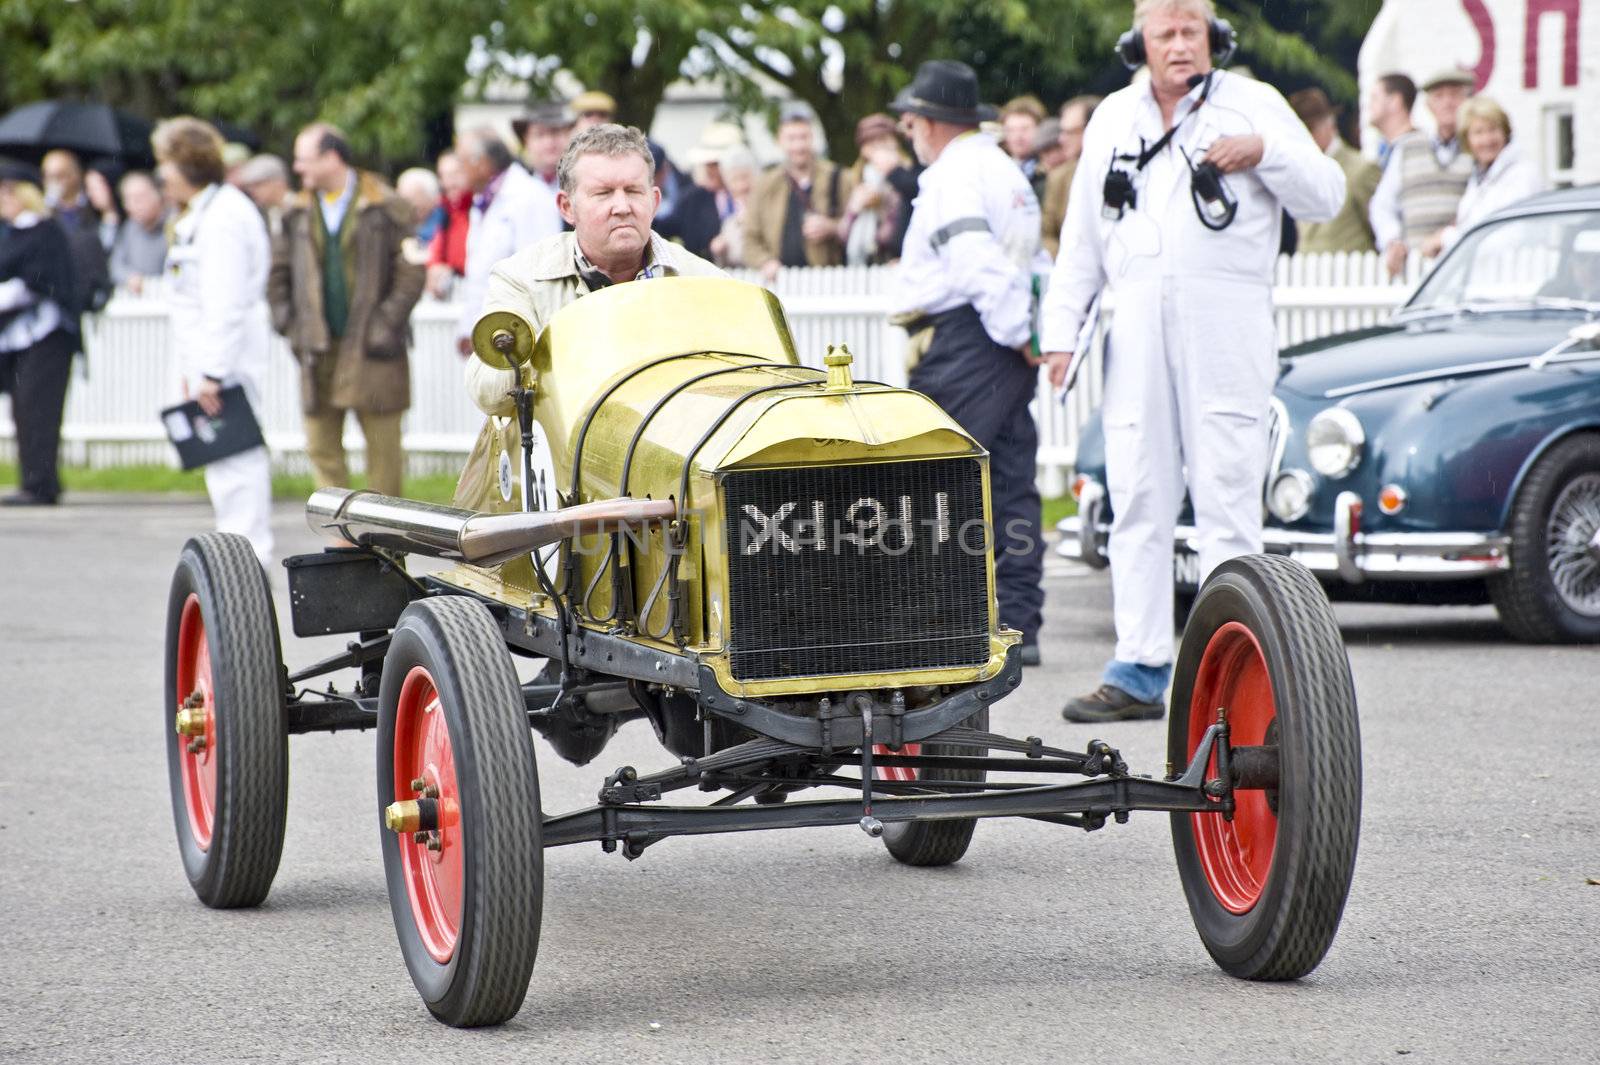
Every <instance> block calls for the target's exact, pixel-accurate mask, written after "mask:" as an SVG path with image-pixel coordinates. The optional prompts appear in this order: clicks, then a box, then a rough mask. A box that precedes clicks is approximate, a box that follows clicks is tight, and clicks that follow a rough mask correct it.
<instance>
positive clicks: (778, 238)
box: [744, 159, 854, 269]
mask: <svg viewBox="0 0 1600 1065" xmlns="http://www.w3.org/2000/svg"><path fill="white" fill-rule="evenodd" d="M835 172H837V173H838V175H839V176H838V177H837V178H835V177H834V174H835ZM853 187H854V184H853V182H851V180H850V179H849V176H848V173H847V172H846V171H842V170H838V169H837V168H836V167H835V166H834V164H832V163H830V162H829V161H828V160H826V159H818V160H817V161H816V162H815V163H814V164H813V165H812V168H811V196H810V203H809V206H810V208H811V210H813V211H815V212H817V213H818V214H821V215H826V216H827V217H829V218H838V217H839V216H840V215H841V214H843V213H844V204H845V201H846V200H848V199H849V198H850V190H851V189H852V188H853ZM788 215H789V174H788V172H787V171H785V170H784V169H783V167H781V166H775V167H773V168H772V169H770V170H768V171H767V172H766V173H764V174H762V175H761V176H760V177H758V178H756V185H755V189H754V190H753V191H752V192H751V193H750V204H749V206H748V207H746V208H745V218H744V263H745V265H746V266H748V267H751V268H752V269H759V268H760V267H761V266H762V265H763V264H765V263H767V262H768V261H770V260H772V259H776V258H777V257H778V254H779V252H781V251H782V250H783V223H784V220H785V219H786V218H787V217H788ZM842 262H844V245H843V244H841V243H840V242H839V237H838V235H837V234H834V233H830V234H829V235H828V236H826V237H824V238H823V239H822V240H808V241H806V263H807V265H809V266H838V265H839V264H840V263H842Z"/></svg>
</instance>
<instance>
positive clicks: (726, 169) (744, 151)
mask: <svg viewBox="0 0 1600 1065" xmlns="http://www.w3.org/2000/svg"><path fill="white" fill-rule="evenodd" d="M717 165H718V166H720V167H721V168H722V174H723V176H724V177H726V176H727V175H729V174H731V173H733V172H734V171H735V170H748V171H750V172H751V173H752V174H753V173H755V172H756V170H757V169H758V167H757V166H756V157H755V154H754V153H753V152H751V151H750V149H749V148H746V147H745V146H744V145H742V144H741V145H738V146H737V147H733V148H729V149H728V150H727V151H725V152H723V153H722V155H721V157H720V158H719V159H718V160H717Z"/></svg>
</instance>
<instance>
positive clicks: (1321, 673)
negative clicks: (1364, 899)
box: [1167, 555, 1361, 980]
mask: <svg viewBox="0 0 1600 1065" xmlns="http://www.w3.org/2000/svg"><path fill="white" fill-rule="evenodd" d="M1219 710H1220V711H1222V712H1224V713H1225V716H1226V720H1227V723H1228V729H1229V743H1230V745H1231V746H1234V747H1244V746H1250V747H1255V746H1268V747H1276V748H1277V757H1278V767H1279V776H1278V786H1277V788H1275V789H1273V790H1271V791H1266V790H1260V789H1255V790H1247V789H1236V790H1235V791H1234V792H1233V797H1234V801H1235V804H1236V809H1235V812H1234V814H1233V817H1232V819H1231V820H1228V819H1225V818H1224V817H1223V815H1222V814H1221V813H1212V812H1207V813H1175V814H1173V815H1172V840H1173V848H1174V851H1175V852H1176V855H1177V861H1178V874H1179V877H1180V879H1181V880H1182V881H1183V890H1184V895H1185V896H1186V897H1187V899H1188V902H1189V912H1190V913H1191V915H1192V916H1193V917H1194V923H1195V927H1196V929H1198V931H1199V933H1200V938H1201V940H1202V941H1203V942H1204V943H1205V946H1206V949H1207V950H1208V951H1210V953H1211V956H1212V957H1213V958H1214V959H1215V960H1216V962H1217V964H1218V965H1219V966H1221V967H1222V968H1223V969H1224V970H1225V971H1227V972H1228V973H1231V974H1232V975H1234V976H1238V977H1241V978H1243V979H1247V980H1293V979H1296V978H1298V977H1301V976H1304V975H1305V974H1306V973H1308V972H1310V971H1311V970H1312V969H1314V968H1316V967H1317V965H1318V963H1320V962H1321V961H1322V958H1323V956H1324V955H1325V954H1326V953H1327V951H1328V947H1329V946H1330V945H1331V944H1332V942H1333V937H1334V933H1335V932H1337V931H1338V927H1339V920H1340V917H1341V915H1342V914H1343V912H1344V903H1345V898H1346V896H1347V895H1348V894H1349V890H1350V876H1351V872H1352V871H1353V869H1354V867H1355V858H1356V839H1357V835H1358V833H1359V829H1360V819H1361V738H1360V729H1359V722H1358V720H1357V715H1356V701H1355V689H1354V686H1353V684H1352V682H1351V678H1350V665H1349V660H1348V659H1347V658H1346V656H1345V652H1344V646H1343V643H1342V642H1341V640H1340V637H1339V629H1338V626H1337V624H1336V622H1335V621H1334V617H1333V611H1332V609H1331V608H1330V607H1329V606H1328V600H1327V597H1326V596H1325V595H1324V594H1323V591H1322V589H1321V588H1320V587H1319V586H1318V585H1317V582H1316V579H1315V578H1314V577H1312V575H1311V573H1310V572H1309V571H1308V570H1306V569H1305V568H1304V567H1303V566H1301V565H1300V564H1298V563H1296V562H1292V561H1290V560H1289V559H1285V558H1276V557H1270V556H1265V555H1247V556H1244V557H1241V558H1236V559H1232V560H1230V561H1228V562H1225V563H1224V564H1223V565H1222V566H1220V567H1218V568H1217V570H1216V572H1215V573H1214V574H1213V575H1212V576H1211V578H1210V579H1209V580H1208V581H1207V582H1206V584H1205V587H1204V588H1203V589H1202V590H1201V592H1200V596H1199V598H1198V600H1197V601H1196V603H1195V607H1194V612H1193V615H1192V616H1191V618H1190V620H1189V626H1188V628H1187V630H1186V631H1185V632H1184V638H1183V644H1182V647H1181V648H1180V650H1179V653H1178V663H1177V669H1176V671H1175V673H1174V677H1173V689H1172V716H1171V721H1170V724H1169V731H1168V738H1167V757H1168V760H1169V761H1170V762H1171V763H1172V764H1173V766H1174V767H1175V768H1177V767H1181V766H1185V765H1188V764H1189V761H1190V759H1191V758H1192V757H1193V755H1194V752H1195V750H1196V749H1197V748H1198V746H1199V743H1200V740H1201V738H1202V737H1203V736H1204V734H1205V731H1206V729H1207V728H1209V727H1210V726H1211V725H1212V724H1214V723H1216V721H1217V719H1218V716H1219ZM1216 773H1217V766H1216V758H1215V755H1213V756H1212V760H1211V764H1210V766H1209V767H1208V772H1207V775H1208V777H1214V776H1216Z"/></svg>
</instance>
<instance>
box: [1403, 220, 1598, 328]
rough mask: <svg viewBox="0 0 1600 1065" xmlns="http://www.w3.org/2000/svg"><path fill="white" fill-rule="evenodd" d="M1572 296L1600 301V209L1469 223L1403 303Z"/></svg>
mask: <svg viewBox="0 0 1600 1065" xmlns="http://www.w3.org/2000/svg"><path fill="white" fill-rule="evenodd" d="M1575 301H1576V302H1579V303H1592V304H1594V305H1595V306H1596V307H1600V211H1562V212H1557V213H1551V214H1540V215H1526V216H1524V217H1521V218H1508V219H1505V220H1504V221H1500V222H1491V223H1489V224H1488V225H1484V226H1480V227H1478V228H1477V229H1474V230H1472V231H1471V232H1469V233H1468V234H1467V235H1466V236H1464V237H1462V238H1461V241H1460V243H1458V244H1457V245H1456V246H1455V247H1454V248H1453V249H1451V251H1450V253H1449V254H1448V255H1447V256H1446V257H1445V259H1444V261H1443V262H1441V263H1440V264H1439V266H1438V268H1437V269H1436V270H1434V272H1433V273H1432V274H1431V275H1429V277H1428V279H1427V280H1426V281H1425V282H1423V285H1422V287H1421V288H1420V289H1418V290H1417V294H1416V295H1415V296H1413V297H1412V298H1411V300H1410V302H1409V303H1407V304H1406V306H1405V308H1404V310H1405V311H1408V312H1410V311H1436V310H1446V309H1452V308H1456V307H1468V308H1470V307H1473V306H1495V305H1513V306H1529V307H1534V306H1540V305H1544V306H1552V307H1554V306H1562V305H1571V304H1572V303H1574V302H1575Z"/></svg>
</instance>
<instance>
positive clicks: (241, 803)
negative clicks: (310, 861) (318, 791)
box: [161, 533, 289, 909]
mask: <svg viewBox="0 0 1600 1065" xmlns="http://www.w3.org/2000/svg"><path fill="white" fill-rule="evenodd" d="M186 619H187V621H186ZM186 624H187V625H188V626H191V627H190V628H186ZM196 624H198V626H199V628H197V629H196V628H192V626H194V625H196ZM201 651H203V652H204V653H205V655H206V656H208V658H209V665H208V666H207V667H206V674H205V676H204V678H202V677H201V676H200V674H199V673H198V672H197V670H198V669H199V666H200V661H201V660H200V658H199V657H198V656H199V653H200V652H201ZM180 657H182V658H184V659H185V663H186V664H184V663H180ZM180 674H182V675H183V677H182V686H183V687H184V688H186V689H188V690H179V688H180ZM282 677H283V673H282V660H281V655H280V652H279V645H278V618H277V614H276V613H274V611H273V608H272V592H271V590H270V589H269V588H268V586H267V575H266V574H265V573H264V572H263V571H262V569H261V564H260V563H259V562H258V561H257V560H256V556H255V552H254V551H253V550H252V549H251V547H250V541H249V540H247V539H245V538H244V537H242V536H237V535H234V534H232V533H206V534H205V535H203V536H196V537H195V538H194V539H192V540H190V541H189V542H188V543H186V544H184V545H183V551H182V553H181V554H180V555H179V556H178V568H177V571H176V572H175V573H174V574H173V576H172V590H171V592H170V594H169V595H168V599H167V667H166V686H165V694H166V703H165V706H163V708H162V714H161V730H162V736H163V742H164V743H165V744H166V748H167V781H168V784H169V786H170V790H171V794H172V816H173V822H174V824H175V826H176V828H177V832H178V851H179V854H180V855H181V856H182V859H183V871H184V873H185V875H187V876H188V878H189V884H190V886H192V887H193V888H194V893H195V894H196V895H197V896H199V898H200V901H201V902H203V903H205V904H206V905H207V906H211V907H214V908H216V909H233V908H237V907H243V906H257V905H260V903H261V902H262V900H264V899H265V898H266V897H267V892H268V891H269V890H271V888H272V878H273V877H274V876H276V875H277V872H278V861H279V859H280V858H281V857H282V855H283V833H284V822H285V818H286V815H287V809H288V801H289V733H288V722H287V717H286V714H287V711H286V710H285V704H284V684H283V679H282ZM206 690H208V693H207V694H206V695H205V696H204V702H203V709H204V710H205V716H206V720H207V722H208V724H207V726H206V730H205V732H204V734H203V735H201V736H198V737H195V738H194V739H193V740H191V737H189V736H185V735H180V734H179V733H178V732H177V731H176V730H175V728H174V725H175V715H177V714H178V712H179V711H180V710H181V709H183V707H184V703H185V700H186V699H188V698H189V697H190V696H191V694H192V693H193V692H195V691H206ZM196 709H199V707H197V708H196ZM191 742H195V743H204V744H205V746H204V748H203V749H201V750H198V751H196V752H190V751H188V750H187V747H188V745H189V744H190V743H191ZM202 779H204V780H207V781H210V782H211V784H210V787H209V788H208V787H207V785H206V784H202V783H199V781H201V780H202ZM191 782H193V783H192V784H191ZM191 787H193V788H196V789H199V790H198V791H193V792H192V791H191ZM201 793H207V794H209V796H210V799H209V801H204V800H202V799H200V798H199V795H200V794H201ZM207 810H209V817H208V816H207Z"/></svg>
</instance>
